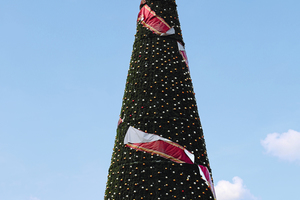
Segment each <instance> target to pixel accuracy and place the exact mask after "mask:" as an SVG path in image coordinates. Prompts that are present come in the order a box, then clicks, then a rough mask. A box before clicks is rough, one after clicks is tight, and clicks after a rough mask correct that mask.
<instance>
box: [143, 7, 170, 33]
mask: <svg viewBox="0 0 300 200" xmlns="http://www.w3.org/2000/svg"><path fill="white" fill-rule="evenodd" d="M137 21H140V22H141V23H142V25H143V26H144V27H146V28H148V29H149V30H151V31H152V32H153V33H155V34H157V35H160V36H166V35H172V34H175V29H174V28H173V27H170V25H169V24H167V22H165V20H163V19H162V18H161V17H159V16H157V15H156V13H155V12H154V11H153V10H151V8H150V7H149V6H148V5H147V4H146V5H144V6H143V7H142V8H141V10H140V12H139V15H138V19H137Z"/></svg>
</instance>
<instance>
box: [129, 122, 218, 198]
mask: <svg viewBox="0 0 300 200" xmlns="http://www.w3.org/2000/svg"><path fill="white" fill-rule="evenodd" d="M124 144H125V145H126V146H127V147H130V148H133V149H136V150H138V151H144V152H147V153H154V154H157V155H159V156H161V157H163V158H166V159H170V160H172V161H173V162H176V163H188V164H196V163H195V156H194V154H192V153H191V152H189V151H188V150H187V149H185V148H184V147H183V146H181V145H179V144H177V143H175V142H173V141H171V140H168V139H166V138H163V137H161V136H158V135H155V134H149V133H145V132H143V131H141V130H138V129H136V128H133V127H132V126H130V127H129V128H128V130H127V132H126V135H125V138H124ZM196 165H198V164H196ZM198 167H199V171H200V174H201V177H202V178H203V179H204V180H205V183H206V184H207V185H208V187H209V188H210V189H211V191H212V193H213V195H214V197H215V198H216V195H215V190H214V185H213V182H212V180H211V176H210V173H209V171H208V169H207V167H205V166H203V165H198Z"/></svg>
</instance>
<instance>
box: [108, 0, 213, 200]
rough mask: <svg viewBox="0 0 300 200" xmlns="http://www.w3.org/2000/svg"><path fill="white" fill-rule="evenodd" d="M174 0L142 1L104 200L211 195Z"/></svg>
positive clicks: (207, 169)
mask: <svg viewBox="0 0 300 200" xmlns="http://www.w3.org/2000/svg"><path fill="white" fill-rule="evenodd" d="M176 7H177V5H176V2H175V0H142V2H141V4H140V12H139V14H138V23H137V33H136V36H135V42H134V45H133V52H132V57H131V61H130V68H129V71H128V77H127V82H126V88H125V94H124V98H123V104H122V110H121V114H120V119H119V123H118V128H117V135H116V140H115V146H114V149H113V155H112V160H111V166H110V168H109V175H108V180H107V187H106V192H105V199H106V200H119V199H127V200H138V199H145V200H152V199H155V200H156V199H161V200H168V199H202V200H210V199H215V194H214V186H213V182H212V180H211V169H210V166H209V161H208V158H207V152H206V147H205V141H204V137H203V132H202V127H201V123H200V119H199V115H198V111H197V105H196V100H195V95H194V92H193V86H192V82H191V77H190V72H189V67H188V62H187V57H186V54H185V50H184V42H183V39H182V34H181V29H180V24H179V20H178V14H177V9H176Z"/></svg>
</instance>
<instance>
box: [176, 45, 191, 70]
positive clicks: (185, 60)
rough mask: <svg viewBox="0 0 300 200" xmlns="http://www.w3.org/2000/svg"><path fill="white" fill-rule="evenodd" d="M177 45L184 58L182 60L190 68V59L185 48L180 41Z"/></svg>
mask: <svg viewBox="0 0 300 200" xmlns="http://www.w3.org/2000/svg"><path fill="white" fill-rule="evenodd" d="M177 45H178V49H179V52H180V54H181V56H182V59H183V60H184V62H185V64H186V66H187V67H189V62H188V59H187V55H186V52H185V49H184V46H183V45H182V44H181V43H180V42H178V41H177Z"/></svg>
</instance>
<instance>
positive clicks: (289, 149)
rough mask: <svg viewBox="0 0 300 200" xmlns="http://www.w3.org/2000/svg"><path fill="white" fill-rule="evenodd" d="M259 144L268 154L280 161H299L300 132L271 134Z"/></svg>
mask: <svg viewBox="0 0 300 200" xmlns="http://www.w3.org/2000/svg"><path fill="white" fill-rule="evenodd" d="M261 144H262V146H263V147H264V148H265V149H266V151H267V153H268V154H271V155H273V156H276V157H279V158H280V159H282V160H288V161H300V132H297V131H294V130H288V132H286V133H282V134H279V133H271V134H268V135H267V137H266V138H265V139H264V140H261Z"/></svg>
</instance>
